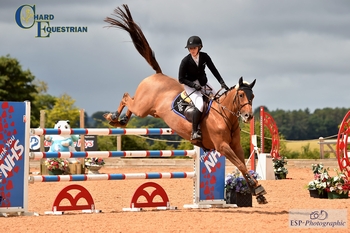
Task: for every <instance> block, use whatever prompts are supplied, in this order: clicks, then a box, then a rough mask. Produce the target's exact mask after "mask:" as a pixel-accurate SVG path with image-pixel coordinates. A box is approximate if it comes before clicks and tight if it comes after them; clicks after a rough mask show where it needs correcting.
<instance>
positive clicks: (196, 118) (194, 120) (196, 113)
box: [191, 108, 202, 140]
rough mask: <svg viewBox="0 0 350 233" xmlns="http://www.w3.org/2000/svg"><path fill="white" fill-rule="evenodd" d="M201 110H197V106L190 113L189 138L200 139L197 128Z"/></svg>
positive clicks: (200, 135)
mask: <svg viewBox="0 0 350 233" xmlns="http://www.w3.org/2000/svg"><path fill="white" fill-rule="evenodd" d="M201 116H202V112H201V111H199V110H198V109H197V108H195V109H194V110H193V115H192V134H191V140H202V132H201V130H200V129H199V128H198V126H199V123H200V120H201Z"/></svg>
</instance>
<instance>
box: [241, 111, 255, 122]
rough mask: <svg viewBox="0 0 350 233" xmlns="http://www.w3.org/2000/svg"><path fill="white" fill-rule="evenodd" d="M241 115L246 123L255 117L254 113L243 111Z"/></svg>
mask: <svg viewBox="0 0 350 233" xmlns="http://www.w3.org/2000/svg"><path fill="white" fill-rule="evenodd" d="M240 116H241V118H242V121H243V122H244V123H248V122H249V121H250V120H251V119H253V114H251V113H242V114H241V115H240Z"/></svg>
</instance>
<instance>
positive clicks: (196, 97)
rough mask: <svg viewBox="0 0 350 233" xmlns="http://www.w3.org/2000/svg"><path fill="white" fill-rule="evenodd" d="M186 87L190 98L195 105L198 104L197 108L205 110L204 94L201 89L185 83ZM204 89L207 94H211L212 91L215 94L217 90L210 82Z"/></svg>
mask: <svg viewBox="0 0 350 233" xmlns="http://www.w3.org/2000/svg"><path fill="white" fill-rule="evenodd" d="M194 83H197V84H199V82H198V80H196V81H194ZM184 87H185V91H186V93H187V95H189V97H190V99H191V100H192V102H193V103H194V106H196V108H198V110H199V111H201V112H203V95H202V93H201V91H196V89H195V88H193V87H189V86H187V85H184ZM202 88H203V86H202ZM202 91H205V93H206V94H207V95H209V94H210V93H213V94H215V90H214V89H213V87H212V86H211V85H210V84H209V83H207V84H206V85H205V88H203V89H202Z"/></svg>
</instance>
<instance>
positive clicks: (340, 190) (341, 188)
mask: <svg viewBox="0 0 350 233" xmlns="http://www.w3.org/2000/svg"><path fill="white" fill-rule="evenodd" d="M335 172H336V174H337V175H335V176H333V177H330V178H329V182H328V185H327V188H326V189H327V192H328V199H340V198H348V197H349V196H348V193H349V189H350V184H349V180H348V178H347V176H346V175H345V173H343V172H339V171H338V170H337V169H335Z"/></svg>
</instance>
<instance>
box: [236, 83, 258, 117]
mask: <svg viewBox="0 0 350 233" xmlns="http://www.w3.org/2000/svg"><path fill="white" fill-rule="evenodd" d="M255 81H256V79H254V81H253V82H252V83H248V82H245V81H243V78H242V77H241V78H240V79H239V82H238V84H237V85H236V86H235V87H234V88H235V89H236V95H235V97H234V100H233V102H234V104H236V105H237V108H238V110H237V116H240V117H241V118H242V120H243V122H244V123H247V122H249V121H250V120H251V119H252V118H253V107H252V104H253V99H254V94H253V87H254V85H255Z"/></svg>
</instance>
